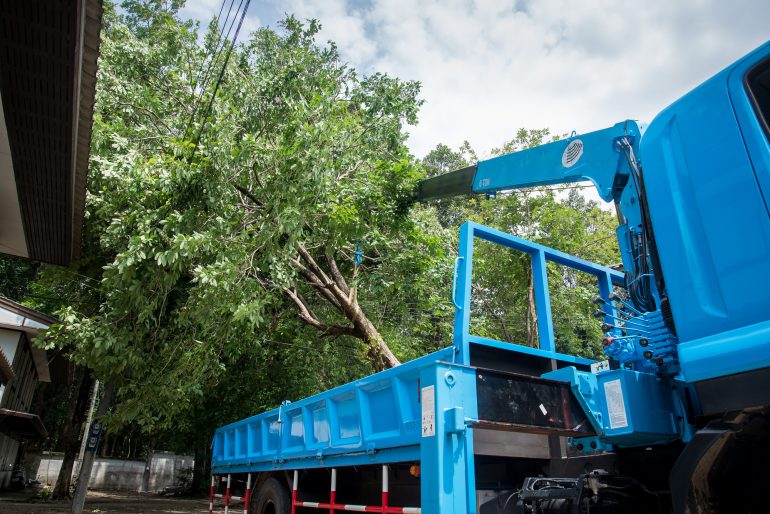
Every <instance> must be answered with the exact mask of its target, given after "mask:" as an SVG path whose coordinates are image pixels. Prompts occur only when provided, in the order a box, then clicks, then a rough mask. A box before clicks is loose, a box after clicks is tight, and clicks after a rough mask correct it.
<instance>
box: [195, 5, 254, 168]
mask: <svg viewBox="0 0 770 514" xmlns="http://www.w3.org/2000/svg"><path fill="white" fill-rule="evenodd" d="M243 1H244V0H241V4H242V3H243ZM250 4H251V0H246V5H245V7H244V9H243V12H241V19H240V20H239V21H238V28H237V29H235V35H234V36H233V39H232V42H231V43H230V48H229V49H228V50H227V55H226V56H225V62H224V64H222V69H221V70H220V72H219V76H218V77H217V81H216V83H215V84H214V90H213V91H212V92H211V98H209V103H208V105H207V106H206V110H205V111H203V120H202V121H201V126H200V128H199V129H198V136H197V137H196V138H195V144H194V145H193V150H192V155H195V152H196V151H197V150H198V144H199V143H200V139H201V136H202V135H203V128H204V127H205V126H206V121H207V119H208V116H209V112H210V111H211V107H212V105H213V104H214V98H215V97H216V96H217V91H218V90H219V85H220V84H221V83H222V77H224V74H225V70H226V69H227V64H228V62H230V55H231V54H232V51H233V47H235V42H236V40H237V39H238V34H239V33H240V32H241V27H242V26H243V20H244V19H245V18H246V12H247V11H248V10H249V5H250ZM239 7H240V4H239ZM228 35H229V31H228ZM225 41H226V39H225Z"/></svg>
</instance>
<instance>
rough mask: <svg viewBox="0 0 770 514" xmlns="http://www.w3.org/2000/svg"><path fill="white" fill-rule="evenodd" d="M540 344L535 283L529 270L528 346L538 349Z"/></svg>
mask: <svg viewBox="0 0 770 514" xmlns="http://www.w3.org/2000/svg"><path fill="white" fill-rule="evenodd" d="M539 344H540V334H539V331H538V324H537V306H536V305H535V282H534V277H533V276H532V270H529V287H528V294H527V346H531V347H532V348H537V347H538V346H539Z"/></svg>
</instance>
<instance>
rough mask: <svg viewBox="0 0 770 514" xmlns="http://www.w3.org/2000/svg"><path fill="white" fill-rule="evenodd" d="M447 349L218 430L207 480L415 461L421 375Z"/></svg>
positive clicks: (450, 351)
mask: <svg viewBox="0 0 770 514" xmlns="http://www.w3.org/2000/svg"><path fill="white" fill-rule="evenodd" d="M452 355H453V348H446V349H444V350H440V351H438V352H435V353H432V354H430V355H426V356H425V357H421V358H419V359H415V360H413V361H411V362H408V363H406V364H403V365H401V366H398V367H396V368H393V369H389V370H386V371H383V372H381V373H377V374H375V375H372V376H369V377H366V378H363V379H361V380H357V381H355V382H351V383H349V384H345V385H343V386H340V387H337V388H335V389H331V390H329V391H325V392H323V393H321V394H318V395H315V396H311V397H310V398H305V399H303V400H301V401H298V402H295V403H286V404H284V405H282V406H281V407H280V408H278V409H273V410H270V411H267V412H265V413H263V414H260V415H257V416H252V417H250V418H246V419H244V420H241V421H237V422H235V423H232V424H230V425H227V426H224V427H222V428H219V429H218V430H217V431H216V434H215V436H214V443H213V444H214V448H213V457H212V468H213V471H214V473H224V472H238V471H264V470H272V469H292V468H297V467H303V468H307V467H323V466H351V465H363V464H375V463H382V462H403V461H410V460H419V458H420V436H421V417H420V403H419V401H420V399H419V394H420V387H419V381H420V372H421V370H423V369H427V368H430V367H432V366H434V365H435V364H436V363H437V362H439V361H442V360H444V361H451V360H452Z"/></svg>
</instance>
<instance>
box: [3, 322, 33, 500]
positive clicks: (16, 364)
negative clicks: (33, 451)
mask: <svg viewBox="0 0 770 514" xmlns="http://www.w3.org/2000/svg"><path fill="white" fill-rule="evenodd" d="M0 347H2V350H3V352H4V353H5V355H6V357H8V360H10V361H11V367H12V368H13V372H14V373H15V374H16V378H15V379H13V380H11V381H9V382H8V383H7V384H6V385H5V387H3V388H2V390H1V391H0V407H3V408H6V409H11V410H16V411H21V412H29V408H30V406H31V405H32V398H33V396H34V394H35V387H37V371H36V370H35V363H34V362H33V360H32V352H31V351H30V349H29V342H28V341H27V336H26V335H25V334H24V333H23V332H16V331H14V330H5V329H0ZM18 450H19V442H18V441H16V440H15V439H12V438H10V437H8V436H7V435H5V434H0V489H4V488H6V487H8V484H9V483H10V480H11V472H12V471H13V464H14V463H15V462H16V453H17V452H18Z"/></svg>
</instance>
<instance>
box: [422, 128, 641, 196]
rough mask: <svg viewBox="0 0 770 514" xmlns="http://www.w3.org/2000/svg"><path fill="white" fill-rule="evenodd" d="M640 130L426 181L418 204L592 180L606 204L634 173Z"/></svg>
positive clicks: (574, 140)
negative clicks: (631, 159)
mask: <svg viewBox="0 0 770 514" xmlns="http://www.w3.org/2000/svg"><path fill="white" fill-rule="evenodd" d="M641 132H642V131H641V129H640V127H639V125H638V124H637V123H636V122H635V121H632V120H626V121H623V122H620V123H617V124H615V125H613V126H612V127H608V128H606V129H602V130H597V131H594V132H589V133H587V134H583V135H579V136H575V135H573V136H571V137H569V138H567V139H563V140H559V141H554V142H552V143H547V144H544V145H541V146H537V147H535V148H529V149H527V150H521V151H519V152H513V153H510V154H506V155H501V156H498V157H493V158H491V159H487V160H483V161H479V162H478V163H477V164H475V165H473V166H469V167H467V168H463V169H460V170H457V171H452V172H449V173H446V174H444V175H439V176H437V177H433V178H429V179H427V180H424V181H422V182H421V183H420V185H419V186H418V190H417V194H416V200H417V201H427V200H435V199H439V198H447V197H450V196H458V195H466V194H474V193H475V194H493V193H497V192H500V191H506V190H510V189H517V188H524V187H534V186H543V185H553V184H562V183H567V182H579V181H585V180H590V181H591V182H593V184H594V185H595V186H596V189H597V190H598V192H599V196H601V197H602V198H603V199H604V200H605V201H607V202H611V201H617V200H619V195H620V190H621V189H622V188H623V187H624V186H625V184H626V183H627V182H628V177H629V175H630V174H631V172H632V170H631V169H630V166H631V165H630V163H629V159H628V153H627V150H628V148H629V147H630V149H631V150H632V151H634V152H633V153H635V154H638V151H635V150H638V148H636V146H637V145H638V142H639V140H640V136H641Z"/></svg>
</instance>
